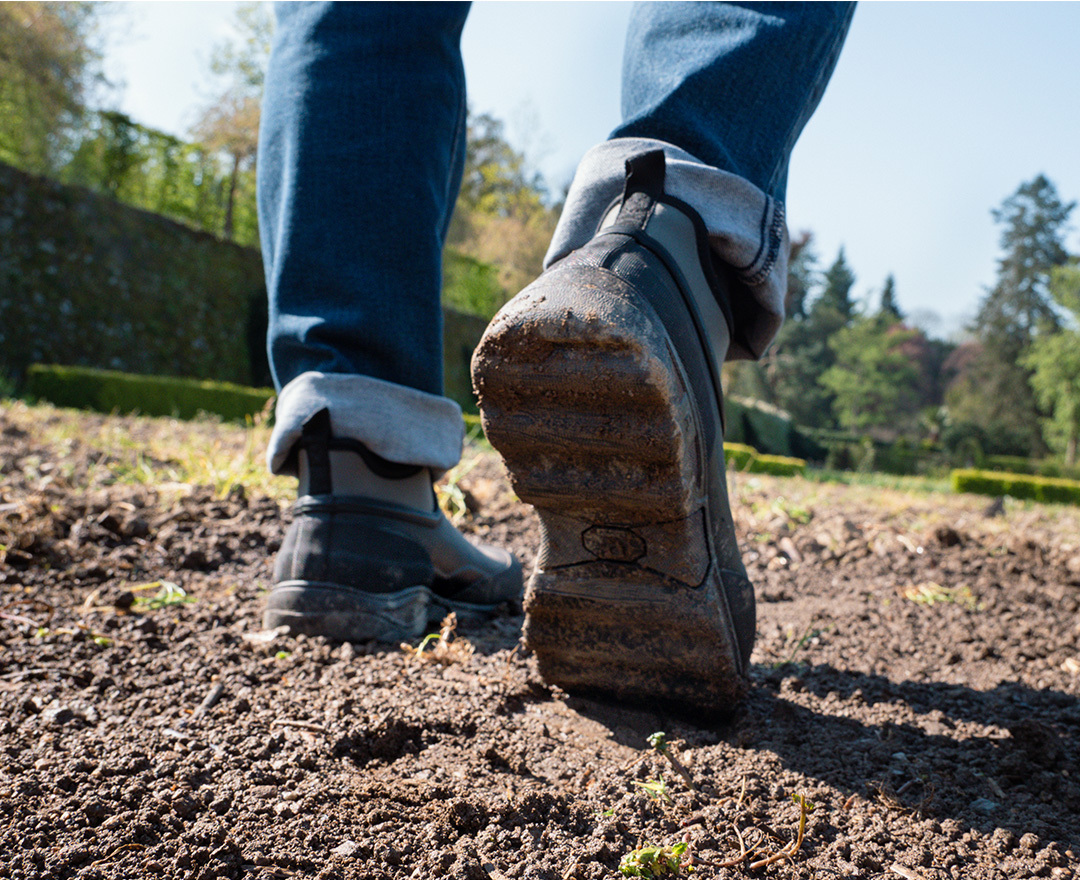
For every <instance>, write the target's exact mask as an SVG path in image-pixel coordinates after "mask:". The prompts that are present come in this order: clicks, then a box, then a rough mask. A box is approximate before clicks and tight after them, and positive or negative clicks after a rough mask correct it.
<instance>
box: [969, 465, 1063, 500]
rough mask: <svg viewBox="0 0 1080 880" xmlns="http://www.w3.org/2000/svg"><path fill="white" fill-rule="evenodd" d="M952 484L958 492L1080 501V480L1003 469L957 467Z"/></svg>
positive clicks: (1029, 498) (1030, 498)
mask: <svg viewBox="0 0 1080 880" xmlns="http://www.w3.org/2000/svg"><path fill="white" fill-rule="evenodd" d="M952 487H953V490H954V491H956V492H971V493H974V494H976V495H991V496H995V497H996V496H1000V495H1009V496H1011V497H1013V498H1023V499H1027V500H1030V501H1041V502H1044V503H1056V504H1080V480H1062V479H1057V478H1054V477H1037V476H1031V475H1029V474H1011V473H1003V472H1000V471H978V470H955V471H953V472H952Z"/></svg>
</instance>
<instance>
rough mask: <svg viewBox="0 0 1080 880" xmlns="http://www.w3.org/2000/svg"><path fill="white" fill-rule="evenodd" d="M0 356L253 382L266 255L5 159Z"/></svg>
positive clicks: (1, 361) (1, 173)
mask: <svg viewBox="0 0 1080 880" xmlns="http://www.w3.org/2000/svg"><path fill="white" fill-rule="evenodd" d="M0 290H3V295H0V365H2V369H4V370H5V371H8V372H10V373H12V374H14V375H15V376H16V377H17V378H21V377H22V375H23V374H24V372H25V370H26V368H27V367H28V366H29V365H30V364H33V363H64V364H73V365H74V364H78V365H82V366H89V367H102V368H108V369H116V370H124V371H127V372H131V373H160V374H165V375H181V376H191V377H196V378H201V379H217V380H221V381H228V382H238V383H241V384H245V385H252V384H255V382H257V381H259V379H258V377H259V375H260V372H261V368H260V364H261V365H265V359H266V341H265V339H266V337H265V319H263V320H264V323H262V326H261V328H260V327H259V326H258V320H257V319H258V317H259V314H258V312H259V309H260V308H265V305H264V304H265V299H266V294H265V288H264V280H263V271H262V263H261V260H260V259H259V254H258V252H257V251H253V250H248V249H244V248H239V247H236V246H234V245H230V244H226V243H223V242H220V241H217V240H216V239H214V238H213V237H211V236H209V235H207V234H205V233H201V232H197V231H194V230H192V229H190V228H187V227H185V226H181V225H179V224H177V223H174V222H172V221H170V220H166V219H165V218H162V217H159V216H155V215H153V214H149V213H147V212H145V211H138V210H133V209H131V208H129V207H127V206H125V205H122V204H120V203H118V202H116V201H114V200H113V199H109V198H105V197H102V196H100V195H97V194H96V193H93V192H88V191H87V190H85V189H79V188H75V187H68V186H63V185H61V184H58V183H55V182H53V181H51V180H49V179H47V178H43V177H35V176H33V175H28V174H24V173H22V172H19V171H17V170H16V169H13V168H9V167H7V166H5V165H0Z"/></svg>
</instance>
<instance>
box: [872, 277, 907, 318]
mask: <svg viewBox="0 0 1080 880" xmlns="http://www.w3.org/2000/svg"><path fill="white" fill-rule="evenodd" d="M878 313H879V314H880V315H882V316H883V317H884V318H886V319H888V320H890V321H892V322H893V323H898V322H900V321H903V320H904V313H903V312H901V311H900V304H899V303H898V302H897V301H896V279H895V278H894V277H893V276H892V273H891V272H890V273H889V276H888V277H887V278H886V279H885V286H884V287H883V288H881V305H880V306H879V307H878Z"/></svg>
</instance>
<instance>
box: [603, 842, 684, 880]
mask: <svg viewBox="0 0 1080 880" xmlns="http://www.w3.org/2000/svg"><path fill="white" fill-rule="evenodd" d="M688 846H689V844H687V843H676V844H675V845H674V846H642V847H639V848H638V849H635V850H631V851H630V852H628V853H627V854H626V855H625V856H623V857H622V861H620V862H619V873H620V874H622V875H623V876H624V877H645V878H648V880H659V878H661V877H669V876H670V877H674V876H676V875H677V874H678V873H679V870H680V869H681V868H682V864H683V855H684V854H685V853H686V850H687V847H688Z"/></svg>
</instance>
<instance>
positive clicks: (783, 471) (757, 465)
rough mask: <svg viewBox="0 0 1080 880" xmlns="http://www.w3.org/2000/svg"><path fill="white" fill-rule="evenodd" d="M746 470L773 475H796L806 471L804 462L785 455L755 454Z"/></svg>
mask: <svg viewBox="0 0 1080 880" xmlns="http://www.w3.org/2000/svg"><path fill="white" fill-rule="evenodd" d="M747 470H749V471H750V473H752V474H771V475H772V476H774V477H798V476H802V475H803V473H805V472H806V462H805V461H804V460H803V459H801V458H791V457H790V456H786V455H757V456H755V457H754V458H752V459H751V460H750V463H749V465H748V467H747Z"/></svg>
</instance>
